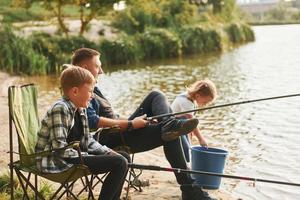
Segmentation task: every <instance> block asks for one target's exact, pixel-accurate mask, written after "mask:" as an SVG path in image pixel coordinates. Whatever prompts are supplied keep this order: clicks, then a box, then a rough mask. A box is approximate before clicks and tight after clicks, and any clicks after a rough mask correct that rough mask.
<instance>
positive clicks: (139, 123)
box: [132, 114, 148, 129]
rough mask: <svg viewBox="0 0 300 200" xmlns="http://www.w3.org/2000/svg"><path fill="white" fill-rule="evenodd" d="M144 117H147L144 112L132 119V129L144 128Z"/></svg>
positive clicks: (145, 123) (145, 122)
mask: <svg viewBox="0 0 300 200" xmlns="http://www.w3.org/2000/svg"><path fill="white" fill-rule="evenodd" d="M146 117H147V115H146V114H144V115H142V116H139V117H136V118H134V119H133V120H132V127H133V129H139V128H144V127H145V126H146V125H147V124H148V121H147V120H146Z"/></svg>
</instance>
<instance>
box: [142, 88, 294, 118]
mask: <svg viewBox="0 0 300 200" xmlns="http://www.w3.org/2000/svg"><path fill="white" fill-rule="evenodd" d="M296 96H300V94H290V95H283V96H276V97H268V98H262V99H253V100H246V101H240V102H235V103H228V104H222V105H216V106H210V107H206V108H197V109H193V110H186V111H182V112H176V113H166V114H161V115H156V116H152V117H147V120H148V121H151V120H154V119H158V118H161V117H168V116H175V115H182V114H186V113H192V112H197V111H203V110H210V109H214V108H222V107H227V106H234V105H239V104H246V103H253V102H258V101H267V100H273V99H281V98H288V97H296Z"/></svg>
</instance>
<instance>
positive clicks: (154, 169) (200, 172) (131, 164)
mask: <svg viewBox="0 0 300 200" xmlns="http://www.w3.org/2000/svg"><path fill="white" fill-rule="evenodd" d="M128 167H130V168H134V169H144V170H152V171H166V172H174V173H189V174H201V175H208V176H218V177H223V178H230V179H239V180H247V181H254V182H265V183H274V184H281V185H291V186H298V187H300V183H291V182H284V181H276V180H268V179H261V178H253V177H247V176H236V175H228V174H220V173H213V172H204V171H196V170H187V169H179V168H167V167H160V166H156V165H140V164H134V163H128Z"/></svg>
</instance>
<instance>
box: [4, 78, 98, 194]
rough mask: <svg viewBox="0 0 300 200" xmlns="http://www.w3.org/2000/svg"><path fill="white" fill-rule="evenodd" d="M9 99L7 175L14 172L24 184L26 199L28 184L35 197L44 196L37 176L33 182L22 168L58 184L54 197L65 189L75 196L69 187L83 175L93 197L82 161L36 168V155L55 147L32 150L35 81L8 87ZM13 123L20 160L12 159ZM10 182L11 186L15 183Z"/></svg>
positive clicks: (35, 118) (35, 120)
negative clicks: (55, 168)
mask: <svg viewBox="0 0 300 200" xmlns="http://www.w3.org/2000/svg"><path fill="white" fill-rule="evenodd" d="M8 102H9V126H10V128H9V132H10V134H9V136H10V137H9V140H10V165H9V166H10V173H11V174H10V175H11V180H13V173H14V172H15V173H16V174H17V177H18V179H19V181H20V183H21V186H22V188H23V192H24V197H26V198H27V199H29V195H28V193H27V189H28V187H30V188H31V189H32V190H33V191H34V192H35V198H36V199H37V198H40V199H44V198H43V197H42V196H41V194H39V193H38V188H37V178H35V183H34V184H32V183H31V180H30V178H26V176H25V175H24V172H25V173H28V174H29V175H28V177H30V175H31V174H34V175H35V176H36V177H37V176H39V177H43V178H45V179H47V180H50V181H53V182H56V183H60V184H61V186H60V187H59V188H58V189H57V191H56V192H55V193H54V194H53V196H52V197H51V199H54V198H56V196H57V195H60V196H59V197H58V199H60V198H61V197H62V196H63V195H64V194H65V193H67V194H69V195H72V196H73V197H74V198H75V199H78V197H77V195H75V194H73V192H72V191H71V189H70V188H71V187H72V186H73V185H74V183H75V182H76V180H77V179H79V178H85V181H86V185H87V186H88V187H89V188H90V189H89V198H90V197H91V198H94V197H93V194H92V189H91V187H90V183H89V181H88V177H87V175H89V174H91V173H90V171H89V170H88V168H87V166H85V165H74V166H73V167H72V168H70V169H68V170H66V171H64V172H61V173H42V172H40V171H38V170H37V168H36V162H35V158H36V156H41V155H42V156H47V155H50V154H52V153H53V152H55V151H56V150H52V151H45V152H41V153H38V154H36V153H35V149H34V148H35V144H36V140H37V132H38V129H39V118H38V109H37V88H36V86H35V85H34V84H28V85H23V86H10V87H9V88H8ZM13 124H14V127H15V132H16V133H17V138H18V152H17V154H18V155H19V160H17V161H14V160H13V155H12V154H13V153H15V152H16V151H15V150H14V145H13V138H14V137H13V128H12V126H13ZM71 145H73V144H71ZM60 150H63V149H60ZM11 185H12V186H13V185H14V184H11ZM11 199H14V191H13V187H11Z"/></svg>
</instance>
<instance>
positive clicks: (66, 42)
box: [29, 33, 97, 73]
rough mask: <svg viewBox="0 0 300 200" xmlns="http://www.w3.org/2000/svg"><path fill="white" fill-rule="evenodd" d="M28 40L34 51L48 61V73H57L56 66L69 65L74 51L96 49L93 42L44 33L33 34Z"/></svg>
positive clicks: (77, 37) (78, 37)
mask: <svg viewBox="0 0 300 200" xmlns="http://www.w3.org/2000/svg"><path fill="white" fill-rule="evenodd" d="M29 40H31V42H32V45H33V48H34V50H35V51H36V52H38V53H39V54H41V55H43V56H45V57H46V58H47V59H48V61H49V67H48V68H47V72H48V73H53V72H57V71H59V69H58V66H60V65H62V64H63V63H69V62H70V57H71V55H72V53H73V51H74V50H76V49H78V48H81V47H89V48H97V46H96V45H95V44H94V43H93V42H91V41H89V40H87V39H85V38H83V37H81V36H72V37H70V38H65V37H61V36H51V35H49V34H46V33H35V34H33V35H32V36H31V37H30V38H29Z"/></svg>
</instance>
